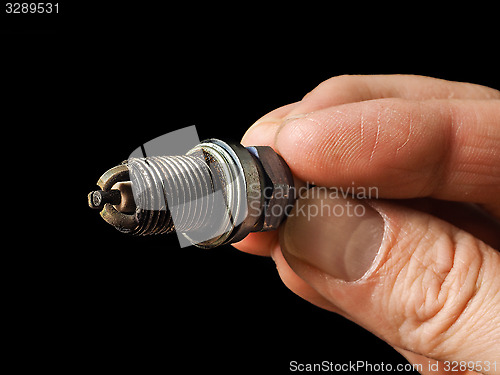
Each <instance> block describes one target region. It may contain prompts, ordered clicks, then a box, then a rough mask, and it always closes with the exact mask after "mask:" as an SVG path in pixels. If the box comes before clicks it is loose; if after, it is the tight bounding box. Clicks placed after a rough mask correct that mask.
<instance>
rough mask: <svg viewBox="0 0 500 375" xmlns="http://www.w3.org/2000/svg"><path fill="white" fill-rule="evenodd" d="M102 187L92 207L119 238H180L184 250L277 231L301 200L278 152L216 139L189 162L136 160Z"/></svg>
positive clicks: (112, 172) (189, 157)
mask: <svg viewBox="0 0 500 375" xmlns="http://www.w3.org/2000/svg"><path fill="white" fill-rule="evenodd" d="M97 185H98V186H99V187H100V189H101V190H98V191H92V192H90V193H89V195H88V203H89V206H90V207H91V208H94V209H99V210H100V214H101V216H102V218H103V219H104V220H105V221H106V222H108V223H109V224H111V225H113V226H114V227H115V228H116V229H118V230H119V231H121V232H124V233H129V234H134V235H151V234H165V233H170V232H173V231H176V232H177V234H178V238H179V240H180V243H181V246H187V245H191V244H193V245H196V246H198V247H201V248H212V247H216V246H220V245H224V244H229V243H233V242H237V241H240V240H242V239H243V238H245V237H246V236H247V235H248V234H249V233H250V232H259V231H269V230H274V229H277V228H278V226H279V225H280V223H281V222H282V221H283V219H284V218H285V217H286V215H287V214H288V213H289V211H290V210H291V208H292V206H293V203H294V200H295V191H294V185H293V177H292V174H291V172H290V169H289V168H288V166H287V165H286V163H285V161H284V160H283V158H281V156H279V155H278V154H277V153H276V152H275V151H274V150H273V149H272V148H271V147H267V146H254V147H243V146H242V145H240V144H233V143H228V142H223V141H220V140H217V139H209V140H206V141H204V142H201V143H200V144H198V145H197V146H195V147H194V148H192V149H191V150H190V151H188V152H187V154H186V155H182V156H149V157H144V158H130V159H128V160H126V161H124V162H123V163H122V164H121V165H118V166H116V167H113V168H111V169H109V170H108V171H107V172H105V173H104V174H103V175H102V176H101V178H100V179H99V181H98V182H97Z"/></svg>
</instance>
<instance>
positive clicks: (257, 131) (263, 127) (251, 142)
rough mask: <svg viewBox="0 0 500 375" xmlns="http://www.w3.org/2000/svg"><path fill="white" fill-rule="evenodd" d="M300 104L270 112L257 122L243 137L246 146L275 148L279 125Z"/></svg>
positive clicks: (288, 105) (242, 141) (291, 104)
mask: <svg viewBox="0 0 500 375" xmlns="http://www.w3.org/2000/svg"><path fill="white" fill-rule="evenodd" d="M298 104H299V102H296V103H290V104H287V105H284V106H282V107H279V108H277V109H275V110H274V111H271V112H269V113H268V114H266V115H264V116H263V117H261V118H260V119H259V120H257V121H256V122H255V123H254V124H253V125H252V126H250V128H248V130H247V131H246V133H245V134H244V135H243V138H242V140H241V143H242V144H243V145H244V146H273V145H274V138H275V134H276V131H277V130H278V127H279V124H280V123H281V121H282V120H283V118H285V117H286V116H287V114H288V113H289V112H290V111H291V110H292V109H293V108H295V107H296V106H297V105H298Z"/></svg>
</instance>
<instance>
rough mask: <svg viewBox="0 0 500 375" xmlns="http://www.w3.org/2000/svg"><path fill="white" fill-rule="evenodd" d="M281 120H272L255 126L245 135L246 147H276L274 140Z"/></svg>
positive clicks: (243, 141) (242, 141) (244, 142)
mask: <svg viewBox="0 0 500 375" xmlns="http://www.w3.org/2000/svg"><path fill="white" fill-rule="evenodd" d="M280 121H281V119H277V118H272V119H268V120H264V121H261V122H256V123H255V124H253V125H252V126H251V127H250V128H249V129H248V130H247V131H246V133H245V134H244V135H243V138H242V139H241V144H242V145H244V146H247V147H248V146H271V147H273V146H274V138H275V135H276V131H277V129H278V127H279V122H280Z"/></svg>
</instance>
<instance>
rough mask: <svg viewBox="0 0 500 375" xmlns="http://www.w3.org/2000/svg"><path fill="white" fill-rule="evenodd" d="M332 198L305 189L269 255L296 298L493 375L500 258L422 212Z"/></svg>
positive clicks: (499, 348)
mask: <svg viewBox="0 0 500 375" xmlns="http://www.w3.org/2000/svg"><path fill="white" fill-rule="evenodd" d="M337 195H338V194H335V192H334V191H333V190H328V189H321V188H313V189H311V190H310V194H308V197H306V198H302V199H299V200H298V201H297V203H296V205H295V207H294V209H293V211H292V212H291V214H290V217H289V218H288V220H287V221H286V222H285V224H284V225H283V226H282V229H281V232H280V244H281V251H282V254H283V257H276V256H275V257H274V258H275V260H276V262H277V263H278V264H277V265H278V269H280V268H281V269H284V268H285V267H287V265H286V263H288V265H289V266H290V267H291V268H292V270H293V271H294V273H295V274H296V275H298V276H299V277H300V278H301V279H302V280H304V281H305V282H306V283H307V284H308V285H309V286H310V287H311V288H309V289H310V290H311V291H312V292H311V295H310V296H308V295H304V293H302V294H301V295H302V296H303V297H305V298H306V299H309V300H311V302H313V303H314V300H317V296H313V294H314V293H319V294H320V295H321V297H322V298H323V299H326V300H327V301H328V302H329V303H331V304H333V305H334V306H335V307H336V308H337V309H338V310H339V311H341V312H342V313H343V314H344V315H345V316H347V317H348V318H349V319H351V320H353V321H354V322H356V323H358V324H360V325H361V326H363V327H365V328H366V329H368V330H370V331H371V332H373V333H374V334H376V335H377V336H379V337H381V338H382V339H384V340H385V341H387V342H388V343H389V344H391V345H393V346H396V347H399V348H402V349H405V350H408V351H410V352H413V353H417V354H420V355H423V356H426V357H430V358H433V359H436V360H442V361H467V362H468V361H474V362H476V363H477V361H481V363H484V362H485V361H489V362H490V363H493V362H495V361H496V362H497V363H496V365H497V368H496V369H495V368H493V367H490V370H489V373H496V372H498V373H500V273H499V272H498V270H499V269H500V254H499V253H498V252H497V251H496V250H494V249H493V248H491V247H489V246H488V245H486V244H485V243H483V242H481V241H480V240H478V239H476V238H475V237H474V236H472V235H471V234H469V233H467V232H465V231H462V230H460V229H458V228H456V227H454V226H452V225H451V224H449V223H447V222H445V221H442V220H440V219H438V218H435V217H433V216H431V215H428V214H426V213H423V212H419V211H415V210H411V209H409V208H406V207H401V206H398V205H395V204H391V203H388V202H382V201H372V202H370V205H367V204H366V203H362V202H361V201H356V200H349V199H344V198H339V197H338V196H337ZM285 261H286V263H284V262H285ZM280 262H282V264H281V265H280V264H279V263H280ZM283 274H284V275H285V277H291V276H290V272H284V273H283ZM286 275H288V276H286ZM296 275H294V276H293V277H296ZM282 277H283V275H282ZM284 281H285V284H287V285H288V284H290V283H287V280H285V279H284ZM309 297H310V298H309ZM487 373H488V371H487Z"/></svg>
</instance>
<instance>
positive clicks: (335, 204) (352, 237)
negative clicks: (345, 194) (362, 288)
mask: <svg viewBox="0 0 500 375" xmlns="http://www.w3.org/2000/svg"><path fill="white" fill-rule="evenodd" d="M332 192H333V191H332V190H328V189H321V188H313V189H310V193H309V194H308V196H312V197H311V198H308V197H305V198H301V199H299V200H298V201H297V202H296V206H295V207H294V209H293V211H292V212H291V215H290V216H289V218H288V219H287V221H286V222H285V224H284V226H285V227H284V230H283V231H282V233H281V247H282V251H283V255H284V256H285V259H286V258H287V254H290V255H292V256H293V257H295V258H297V259H299V260H302V261H303V262H306V263H308V264H310V265H312V266H314V267H316V268H318V269H319V270H320V271H323V272H325V273H327V274H329V275H331V276H333V277H335V278H338V279H342V280H345V281H355V280H358V279H360V278H361V277H363V275H365V274H366V273H367V272H368V270H369V269H370V268H371V266H372V264H373V262H374V260H375V258H376V255H377V253H378V250H379V248H380V245H381V243H382V238H383V234H384V220H383V219H382V217H381V216H380V214H379V213H378V212H377V211H375V210H374V209H373V208H372V207H370V206H369V205H367V204H365V203H363V202H362V201H358V200H352V199H344V198H340V197H338V193H337V194H333V193H332ZM290 266H291V267H292V269H293V264H290Z"/></svg>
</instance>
